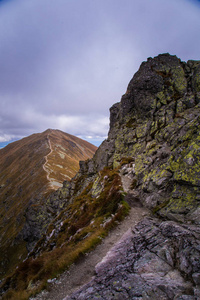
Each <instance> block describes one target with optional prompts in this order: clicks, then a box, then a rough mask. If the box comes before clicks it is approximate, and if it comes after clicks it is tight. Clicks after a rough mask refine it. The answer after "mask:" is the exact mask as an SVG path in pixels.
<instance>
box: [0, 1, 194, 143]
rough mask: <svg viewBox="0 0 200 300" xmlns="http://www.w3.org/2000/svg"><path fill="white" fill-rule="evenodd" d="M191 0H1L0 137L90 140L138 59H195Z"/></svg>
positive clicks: (97, 135)
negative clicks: (56, 132) (48, 135)
mask: <svg viewBox="0 0 200 300" xmlns="http://www.w3.org/2000/svg"><path fill="white" fill-rule="evenodd" d="M199 31H200V2H199V1H197V0H168V1H166V0H151V1H150V0H76V1H74V0H51V1H49V0H42V1H41V0H28V1H27V0H2V1H0V143H4V144H5V143H7V142H9V141H13V140H16V139H20V138H22V137H24V136H28V135H30V134H33V133H37V132H42V131H44V130H46V129H48V128H53V129H60V130H62V131H65V132H67V133H70V134H73V135H76V136H78V137H81V138H83V139H86V140H88V141H90V142H92V143H94V144H96V145H99V143H100V142H101V141H102V140H104V139H105V138H106V137H107V133H108V129H109V108H110V107H111V106H112V105H113V104H114V103H116V102H119V101H120V100H121V96H122V95H123V94H124V93H125V92H126V88H127V86H128V83H129V81H130V80H131V78H132V77H133V75H134V73H135V72H136V71H137V70H138V68H139V66H140V64H141V63H142V61H146V60H147V58H148V57H154V56H157V55H158V54H160V53H166V52H168V53H170V54H172V55H177V56H178V57H179V58H180V59H181V60H183V61H187V60H188V59H193V60H200V36H199Z"/></svg>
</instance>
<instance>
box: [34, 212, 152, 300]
mask: <svg viewBox="0 0 200 300" xmlns="http://www.w3.org/2000/svg"><path fill="white" fill-rule="evenodd" d="M147 215H149V211H148V210H147V209H145V208H143V207H132V208H131V209H130V213H129V215H128V216H127V217H126V218H125V219H124V221H122V222H121V223H120V224H119V225H118V226H117V227H116V228H114V229H113V230H111V231H110V233H109V234H108V236H107V237H106V238H105V239H103V240H102V243H101V244H100V245H98V246H97V247H96V249H95V250H93V251H92V252H90V253H88V254H87V255H86V256H85V258H83V259H82V260H81V261H80V262H79V263H77V264H73V265H72V266H71V267H70V269H69V270H68V271H66V272H64V273H63V274H62V275H61V276H60V277H59V278H58V279H53V280H51V283H50V284H49V286H48V290H44V291H42V292H41V293H40V294H38V295H37V296H36V297H34V298H30V300H64V299H65V298H66V297H67V296H69V295H71V294H72V293H73V292H74V291H76V290H77V289H79V288H80V287H81V286H82V285H84V284H86V283H87V282H89V281H90V280H91V279H92V276H94V274H95V266H96V265H97V263H99V262H100V261H101V260H102V259H103V257H104V256H105V255H106V254H107V252H108V251H109V250H110V249H111V248H112V247H113V246H114V245H115V244H116V243H117V242H118V241H119V240H120V239H121V238H122V236H123V235H124V233H126V232H127V230H128V229H129V228H130V227H134V226H135V225H136V224H137V223H138V222H139V221H140V220H141V219H143V218H144V217H145V216H147Z"/></svg>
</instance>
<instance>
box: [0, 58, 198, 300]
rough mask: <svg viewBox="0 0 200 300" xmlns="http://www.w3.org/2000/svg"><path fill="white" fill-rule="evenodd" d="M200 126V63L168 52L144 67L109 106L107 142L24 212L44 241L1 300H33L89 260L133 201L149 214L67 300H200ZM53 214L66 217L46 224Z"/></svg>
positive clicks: (7, 284) (5, 288)
mask: <svg viewBox="0 0 200 300" xmlns="http://www.w3.org/2000/svg"><path fill="white" fill-rule="evenodd" d="M199 128H200V61H188V62H187V63H186V62H181V60H180V59H178V58H177V57H176V56H171V55H169V54H162V55H159V56H157V57H155V58H149V59H148V60H147V62H143V63H142V64H141V66H140V68H139V70H138V72H137V73H136V74H135V75H134V76H133V78H132V80H131V81H130V83H129V85H128V88H127V92H126V93H125V95H123V96H122V99H121V101H120V102H119V103H116V104H114V105H113V106H112V107H111V109H110V130H109V134H108V139H107V140H105V141H104V142H103V143H102V145H101V146H100V147H99V148H98V150H97V151H96V153H95V155H94V157H93V158H92V159H90V160H87V161H86V162H80V170H79V172H78V173H77V175H76V176H75V177H74V178H73V180H72V181H71V182H65V183H64V185H63V187H62V188H60V189H59V190H58V191H55V192H54V193H53V194H51V195H49V197H47V198H45V199H44V201H43V204H41V203H40V204H39V205H38V206H37V214H38V215H39V218H37V219H34V222H32V223H31V220H32V216H33V215H34V213H33V210H34V209H33V208H32V207H31V208H29V209H28V210H27V216H29V217H28V219H29V222H27V224H28V225H27V226H28V227H27V228H26V230H25V232H26V234H27V237H28V236H29V238H28V239H29V240H30V245H31V239H30V236H33V235H34V234H35V237H39V236H40V235H41V233H43V235H42V237H41V239H39V240H38V241H37V243H35V244H34V245H35V246H34V248H31V247H30V253H29V257H27V259H26V260H25V261H24V262H22V263H21V264H20V265H19V266H18V269H17V270H16V271H15V272H14V273H13V274H12V275H11V276H8V277H7V279H6V280H5V281H4V282H3V284H2V292H6V293H5V295H4V299H20V298H19V297H22V295H23V297H24V299H27V298H28V297H29V296H30V295H31V294H35V293H37V291H38V290H40V289H41V288H44V287H45V286H46V282H47V280H48V279H49V278H53V277H55V276H57V275H58V274H59V273H62V271H63V270H65V269H66V268H68V267H69V266H70V265H71V264H72V263H74V262H77V261H78V260H80V259H81V258H82V257H85V253H87V252H88V251H90V250H91V249H93V248H94V247H95V246H96V245H97V244H98V243H100V242H101V239H102V238H103V237H105V236H106V234H107V233H108V231H109V230H110V229H112V228H113V227H114V226H117V224H118V222H119V221H121V220H122V219H123V218H124V216H125V215H126V214H127V212H128V206H127V203H128V204H129V205H130V206H132V207H138V206H144V207H145V208H147V209H149V211H150V213H151V214H152V216H151V217H147V218H145V217H144V219H143V220H142V221H140V223H138V224H137V225H136V226H135V227H133V228H132V229H130V230H129V232H128V233H127V235H126V236H125V237H124V238H123V240H122V241H121V242H119V244H117V245H116V246H115V247H114V249H113V250H111V251H110V252H109V253H108V254H107V256H106V257H105V258H104V259H103V261H102V262H101V263H100V264H98V265H97V266H96V275H95V276H94V277H93V279H92V280H91V281H90V282H89V283H88V284H87V285H85V286H83V287H82V288H81V289H80V290H79V291H76V292H75V293H74V294H73V295H71V296H69V298H68V299H79V300H80V299H83V300H85V299H102V300H105V299H106V300H110V299H138V300H139V299H149V300H150V299H155V300H156V299H166V300H167V299H179V300H181V299H187V300H189V299H190V300H191V299H192V300H196V299H200V289H199V286H200V260H199V257H200V227H199V225H200V223H199V220H200V203H199V200H200V196H199V195H200V181H199V180H200V155H199V147H200V133H199V132H200V131H199ZM52 208H53V209H54V211H55V210H56V209H57V210H58V211H59V212H60V214H59V215H57V216H56V217H55V219H51V222H49V224H48V226H47V225H46V224H47V222H46V221H45V220H47V219H48V218H47V215H48V210H51V209H52ZM44 212H45V213H44ZM33 228H34V230H35V229H37V234H36V233H34V230H33ZM30 232H33V233H34V234H31V235H29V234H28V233H30ZM35 241H36V238H35ZM31 250H32V251H31ZM19 295H20V296H19ZM17 297H18V298H17ZM21 299H22V298H21ZM38 299H42V298H38ZM58 299H59V298H58Z"/></svg>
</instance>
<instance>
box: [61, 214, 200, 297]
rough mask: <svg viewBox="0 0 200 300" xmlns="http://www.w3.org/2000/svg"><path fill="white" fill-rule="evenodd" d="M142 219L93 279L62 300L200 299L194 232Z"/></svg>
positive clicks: (199, 247) (199, 248) (198, 247)
mask: <svg viewBox="0 0 200 300" xmlns="http://www.w3.org/2000/svg"><path fill="white" fill-rule="evenodd" d="M196 229H197V228H196V227H194V226H192V225H191V226H185V225H177V224H176V223H175V222H173V221H160V220H158V219H155V218H145V219H144V220H143V221H141V222H140V223H139V224H138V225H137V226H136V227H135V228H132V230H129V231H128V232H127V233H126V235H125V236H124V237H123V238H122V239H121V240H120V242H119V243H118V244H117V245H115V247H114V248H113V249H112V250H111V251H109V252H108V254H107V256H106V257H105V258H104V259H103V260H102V261H101V263H99V264H98V265H97V266H96V268H95V270H96V275H95V277H94V278H93V279H92V280H91V281H90V282H89V283H88V284H87V285H85V286H84V287H83V288H81V289H80V290H79V291H77V292H75V293H73V294H72V295H71V296H70V297H67V298H65V299H67V300H69V299H70V300H72V299H78V300H85V299H91V300H92V299H102V300H105V299H118V300H122V299H123V300H124V299H134V300H136V299H137V300H139V299H149V300H150V299H155V300H156V299H163V300H168V299H176V300H178V299H179V300H183V299H185V300H197V299H200V289H199V285H200V273H199V267H200V262H199V253H200V242H199V235H200V230H198V231H197V230H196Z"/></svg>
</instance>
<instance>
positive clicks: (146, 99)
mask: <svg viewBox="0 0 200 300" xmlns="http://www.w3.org/2000/svg"><path fill="white" fill-rule="evenodd" d="M199 76H200V62H198V61H188V62H187V63H185V62H181V61H180V59H178V58H177V57H176V56H171V55H169V54H162V55H159V56H158V57H155V58H149V59H148V60H147V62H143V63H142V65H141V67H140V69H139V71H138V72H137V73H136V74H135V75H134V76H133V79H132V80H131V81H130V83H129V85H128V88H127V92H126V94H125V95H123V96H122V99H121V102H120V103H117V104H114V105H113V106H112V107H111V109H110V112H111V115H110V131H109V135H108V139H107V140H105V141H104V142H103V144H102V145H101V146H100V147H99V149H98V150H97V152H96V154H95V156H94V158H93V159H92V161H90V162H89V163H88V165H90V166H91V165H92V166H93V171H94V170H96V171H98V170H99V169H101V168H102V167H103V166H105V165H106V166H113V167H114V168H115V167H117V166H119V165H120V163H121V161H122V160H123V158H124V157H129V158H130V161H132V164H134V176H133V178H132V180H133V182H134V190H135V192H136V191H137V193H138V195H139V198H140V201H142V203H143V204H144V205H145V206H147V207H148V208H150V209H153V211H154V212H156V213H157V214H159V215H160V216H163V217H168V218H169V219H172V220H179V221H181V222H189V223H190V222H194V223H196V224H199V221H198V217H197V215H198V212H199V197H200V196H199V187H200V181H199V178H200V167H199V161H200V155H199V147H200V134H199V130H198V129H199V126H200V117H199V116H200V92H199V90H200V80H199ZM89 173H92V172H91V171H90V172H89Z"/></svg>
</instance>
